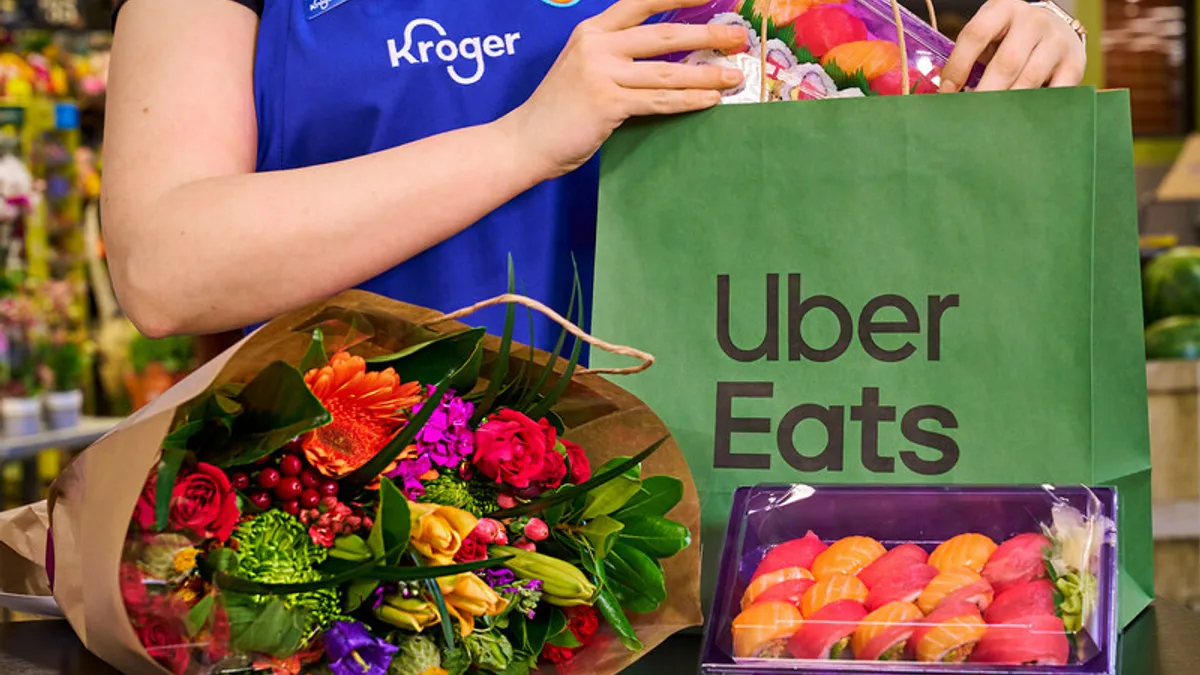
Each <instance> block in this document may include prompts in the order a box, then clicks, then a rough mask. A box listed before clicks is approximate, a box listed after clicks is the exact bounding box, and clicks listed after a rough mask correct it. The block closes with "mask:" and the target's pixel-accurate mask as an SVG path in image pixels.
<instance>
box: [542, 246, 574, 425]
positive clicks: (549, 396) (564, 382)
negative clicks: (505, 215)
mask: <svg viewBox="0 0 1200 675" xmlns="http://www.w3.org/2000/svg"><path fill="white" fill-rule="evenodd" d="M573 262H574V257H573V256H572V263H573ZM573 292H574V293H576V294H578V296H579V311H578V312H576V319H575V324H576V325H579V326H582V325H583V318H584V316H585V315H584V308H583V290H582V285H581V284H580V282H579V268H578V267H576V268H575V290H574V291H573ZM570 318H571V317H569V316H568V317H567V319H568V320H569V319H570ZM582 350H583V340H579V339H576V340H575V347H574V348H572V349H571V358H570V360H568V361H567V367H566V368H565V369H564V370H563V374H562V376H560V377H559V378H558V381H556V382H555V383H554V386H553V387H552V388H551V389H550V391H548V392H546V395H545V396H543V397H542V400H541V401H539V402H538V403H537V405H535V406H533V407H532V408H531V409H530V411H529V413H528V415H529V417H531V418H532V419H535V420H536V419H540V418H542V417H544V416H545V415H546V413H548V412H550V409H551V408H552V407H554V404H555V403H558V399H559V398H561V397H562V395H563V393H564V392H566V391H567V387H568V386H570V384H571V378H572V377H573V376H574V375H575V366H576V365H578V364H579V355H580V353H581V352H582Z"/></svg>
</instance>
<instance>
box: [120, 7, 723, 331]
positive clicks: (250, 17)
mask: <svg viewBox="0 0 1200 675" xmlns="http://www.w3.org/2000/svg"><path fill="white" fill-rule="evenodd" d="M706 1H707V0H621V1H620V2H618V3H616V4H615V5H613V6H612V7H611V8H610V9H609V10H608V11H606V12H605V13H604V14H602V15H601V16H599V17H596V18H595V19H593V20H591V21H588V22H585V23H584V24H581V26H580V28H579V29H578V30H577V31H576V33H575V35H574V36H573V37H572V40H571V43H570V44H568V46H567V47H566V49H565V50H564V51H563V53H562V55H561V56H560V58H559V60H558V62H557V63H556V64H555V67H554V68H553V69H552V71H551V73H550V74H549V75H548V76H547V77H546V80H545V81H544V82H543V83H542V86H541V87H540V88H539V89H538V92H537V93H536V94H535V95H534V96H533V97H532V98H531V99H530V101H529V102H527V103H526V104H525V105H523V106H522V107H521V108H519V109H518V110H517V111H514V113H512V114H510V115H508V116H506V117H504V118H502V119H500V120H498V121H497V122H494V123H492V124H487V125H483V126H478V127H472V128H467V129H461V130H457V131H452V132H449V133H445V134H442V135H439V136H434V137H431V138H427V139H424V140H421V141H417V142H414V143H411V144H408V145H404V146H401V147H397V148H393V149H390V150H385V151H382V152H379V153H375V154H372V155H368V156H364V157H360V158H355V159H351V160H347V161H344V162H338V163H334V164H326V165H321V166H316V167H310V168H303V169H296V170H289V171H279V172H271V173H262V174H255V173H254V169H255V156H256V133H257V129H256V118H255V112H254V101H253V83H252V72H253V58H254V43H255V32H256V28H257V20H256V18H255V17H254V14H253V13H252V12H250V11H248V10H247V9H245V8H244V7H241V6H238V5H236V4H235V3H232V2H225V1H224V0H132V1H131V2H129V4H128V5H127V6H126V7H125V8H124V9H123V10H122V13H121V21H120V25H119V27H118V29H117V32H116V36H115V40H114V45H113V56H112V64H111V73H110V78H109V94H108V114H107V125H108V126H107V128H106V130H105V151H106V157H105V174H104V180H105V185H104V192H103V200H104V201H103V216H104V234H105V245H106V249H107V250H108V252H109V259H110V264H111V267H112V273H113V282H114V286H115V287H116V290H117V294H118V297H119V299H120V301H121V304H122V306H123V307H124V309H125V311H126V313H127V314H128V315H129V317H130V318H131V319H132V320H133V322H134V323H135V324H136V325H137V326H138V328H139V329H141V330H142V332H144V333H146V334H147V335H150V336H164V335H169V334H175V333H208V332H217V331H221V330H226V329H230V328H237V327H240V326H244V325H247V324H250V323H254V322H257V321H261V320H265V319H269V318H271V317H273V316H275V315H277V314H279V313H281V312H283V311H286V310H289V309H292V308H294V307H297V306H299V305H302V304H304V303H306V302H310V301H313V300H317V299H320V298H323V297H328V296H329V295H332V294H335V293H337V292H339V291H341V290H343V289H346V288H350V287H352V286H355V285H357V284H359V283H361V282H363V281H365V280H367V279H370V278H371V277H374V276H376V275H378V274H380V273H382V272H384V271H386V270H387V269H389V268H391V267H393V266H395V265H397V264H399V263H400V262H403V261H404V260H406V259H408V258H410V257H412V256H414V255H416V254H417V253H420V252H421V251H424V250H425V249H427V248H430V247H431V246H433V245H435V244H437V243H438V242H441V241H442V240H444V239H446V238H448V237H450V236H452V235H454V234H455V233H457V232H459V231H460V230H462V229H464V228H466V227H468V226H469V225H471V224H472V223H474V222H476V221H477V220H479V219H480V218H481V217H483V216H484V215H486V214H487V213H489V212H490V211H492V210H493V209H495V208H497V207H498V206H500V205H502V204H504V203H505V202H507V201H508V200H509V199H511V198H512V197H514V196H516V195H518V194H520V193H521V192H523V191H525V190H527V189H529V188H530V187H532V186H534V185H536V184H537V183H539V182H541V181H543V180H547V179H549V178H553V177H554V176H557V175H561V174H563V173H565V172H567V171H570V170H572V169H574V168H575V167H577V166H579V165H580V164H582V163H583V161H585V160H586V159H587V158H588V157H590V156H591V155H592V154H593V153H594V152H595V151H596V149H597V148H598V147H599V146H600V144H601V143H602V142H603V140H604V139H605V138H607V137H608V135H609V134H610V133H611V132H612V130H613V129H614V128H616V127H617V126H618V125H619V124H620V123H621V122H622V121H624V120H625V119H626V118H628V117H630V116H633V115H645V114H660V113H674V112H683V111H687V110H696V109H700V108H705V107H708V106H711V105H714V104H715V103H716V102H717V101H718V100H719V95H718V94H717V90H720V89H724V88H727V87H729V86H730V85H731V84H733V83H735V82H736V78H740V73H737V72H736V71H734V72H733V73H729V72H724V71H722V70H721V69H718V68H712V67H704V66H683V65H678V64H655V63H644V62H638V61H637V60H638V59H642V58H647V57H651V56H654V55H657V54H665V53H671V52H674V51H683V50H694V49H703V48H720V47H730V46H733V45H735V44H738V43H740V42H742V41H744V40H745V37H746V36H745V33H744V32H741V31H739V29H731V28H728V27H706V26H640V27H639V24H641V23H642V22H643V21H645V20H646V19H647V18H648V17H650V16H652V15H653V14H656V13H658V12H662V11H666V10H669V9H674V8H676V7H682V6H689V5H699V4H702V3H703V2H706ZM213 36H220V38H219V39H214V37H213ZM199 55H203V58H200V57H199ZM464 157H470V158H471V159H470V161H463V160H462V158H464ZM462 185H471V186H472V189H470V190H463V189H462V187H461V186H462ZM351 243H353V244H357V245H348V244H351ZM364 243H367V244H369V245H364Z"/></svg>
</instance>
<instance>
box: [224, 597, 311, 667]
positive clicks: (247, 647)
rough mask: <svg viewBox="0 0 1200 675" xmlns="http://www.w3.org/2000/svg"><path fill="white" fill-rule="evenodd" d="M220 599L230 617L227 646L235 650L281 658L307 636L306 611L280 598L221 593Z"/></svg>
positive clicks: (293, 651)
mask: <svg viewBox="0 0 1200 675" xmlns="http://www.w3.org/2000/svg"><path fill="white" fill-rule="evenodd" d="M221 602H222V604H223V605H224V607H225V614H226V616H227V617H228V619H229V638H230V646H231V647H232V648H233V649H235V650H237V651H240V652H246V653H255V652H258V653H263V654H269V655H271V656H273V657H275V658H279V659H282V658H287V657H289V656H291V655H292V654H294V653H296V652H297V651H298V650H299V649H300V646H301V645H302V644H303V642H304V640H305V638H306V635H305V633H306V632H307V631H306V628H307V626H308V624H309V623H310V621H309V617H308V615H307V612H306V611H305V610H304V609H302V608H289V607H288V606H287V605H286V604H285V603H284V601H283V600H281V599H279V598H269V599H261V598H255V597H253V596H248V595H242V594H238V593H223V594H222V595H221Z"/></svg>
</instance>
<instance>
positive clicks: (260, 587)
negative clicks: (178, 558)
mask: <svg viewBox="0 0 1200 675" xmlns="http://www.w3.org/2000/svg"><path fill="white" fill-rule="evenodd" d="M404 545H405V546H407V545H408V542H404ZM402 550H403V548H401V549H400V551H402ZM398 552H399V551H389V552H388V553H392V554H395V553H398ZM511 557H512V556H497V557H495V558H488V559H487V560H476V561H475V562H469V563H461V564H457V565H432V566H416V567H389V566H387V565H381V564H379V563H380V562H381V559H373V560H368V561H367V562H365V563H363V564H361V565H358V566H356V567H355V568H354V569H352V570H348V571H346V572H343V573H341V574H337V575H335V576H332V577H329V578H328V579H322V580H321V581H310V582H308V583H303V584H260V583H258V582H256V581H250V580H248V579H243V578H241V577H237V576H234V575H232V574H229V573H227V572H216V573H215V574H213V584H214V585H216V586H217V587H218V588H220V589H221V590H223V591H227V592H232V593H247V594H250V595H291V594H293V593H311V592H313V591H321V590H325V589H327V588H336V587H338V586H341V585H343V584H346V583H349V582H351V581H355V580H357V579H371V580H374V581H422V580H426V579H437V578H440V577H452V576H454V575H456V574H463V573H466V572H476V571H478V570H481V569H487V568H489V567H495V566H496V565H499V564H500V563H502V562H505V561H506V560H509V559H510V558H511Z"/></svg>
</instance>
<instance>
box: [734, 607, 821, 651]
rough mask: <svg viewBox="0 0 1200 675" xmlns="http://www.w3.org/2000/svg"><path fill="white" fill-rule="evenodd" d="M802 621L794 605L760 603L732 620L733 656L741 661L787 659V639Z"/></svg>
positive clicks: (798, 627)
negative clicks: (746, 659) (785, 657)
mask: <svg viewBox="0 0 1200 675" xmlns="http://www.w3.org/2000/svg"><path fill="white" fill-rule="evenodd" d="M803 623H804V619H803V618H801V616H800V610H798V609H796V606H795V605H792V604H790V603H786V602H760V603H758V604H755V605H752V606H751V607H750V608H748V609H746V610H744V611H742V613H741V614H738V615H737V618H736V619H734V620H733V653H734V655H735V656H738V657H741V658H779V657H781V656H785V655H786V649H787V639H788V638H789V637H791V636H792V634H793V633H795V632H796V631H797V630H799V629H800V626H801V625H802V624H803Z"/></svg>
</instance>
